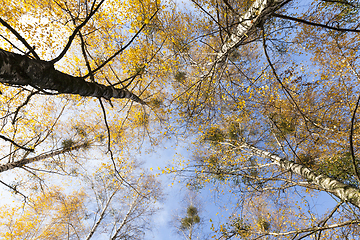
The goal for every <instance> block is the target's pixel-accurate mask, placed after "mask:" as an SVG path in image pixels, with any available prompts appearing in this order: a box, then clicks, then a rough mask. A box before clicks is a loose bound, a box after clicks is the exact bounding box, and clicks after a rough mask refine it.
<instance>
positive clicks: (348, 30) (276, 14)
mask: <svg viewBox="0 0 360 240" xmlns="http://www.w3.org/2000/svg"><path fill="white" fill-rule="evenodd" d="M272 15H273V16H274V17H278V18H282V19H287V20H291V21H295V22H299V23H304V24H306V25H311V26H316V27H322V28H326V29H330V30H335V31H340V32H356V33H359V32H360V30H358V29H348V28H337V27H332V26H328V25H325V24H322V23H314V22H310V21H307V20H304V19H299V18H294V17H290V16H285V15H282V14H278V13H273V14H272Z"/></svg>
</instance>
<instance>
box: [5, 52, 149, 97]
mask: <svg viewBox="0 0 360 240" xmlns="http://www.w3.org/2000/svg"><path fill="white" fill-rule="evenodd" d="M0 82H1V83H5V84H8V85H10V86H26V85H30V86H32V87H34V88H36V89H42V90H53V91H57V92H58V93H59V94H77V95H80V96H85V97H98V98H105V99H111V98H128V99H131V100H133V101H135V102H138V103H141V104H144V102H143V101H142V100H141V99H140V98H139V97H137V96H136V95H135V94H133V93H131V92H129V91H128V90H126V89H118V88H114V87H112V86H105V85H102V84H98V83H94V82H87V81H85V80H84V78H82V77H74V76H71V75H69V74H66V73H62V72H60V71H58V70H56V69H55V68H54V66H53V65H52V64H51V63H49V62H46V61H42V60H36V59H30V58H28V57H27V56H25V55H19V54H16V53H12V52H8V51H5V50H3V49H0Z"/></svg>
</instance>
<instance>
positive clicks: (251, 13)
mask: <svg viewBox="0 0 360 240" xmlns="http://www.w3.org/2000/svg"><path fill="white" fill-rule="evenodd" d="M290 1H291V0H256V1H255V2H254V3H253V4H252V5H251V7H250V8H249V9H248V11H247V12H246V13H245V14H244V15H243V16H241V17H240V19H239V22H240V23H239V25H238V26H237V28H236V31H235V33H233V34H231V36H230V37H229V39H227V41H226V43H225V44H224V45H223V46H222V47H221V51H220V52H219V53H218V54H217V57H216V60H215V62H213V63H212V64H217V63H221V62H223V61H225V59H226V57H227V56H228V55H229V54H230V53H231V52H232V51H233V50H234V49H235V48H237V47H239V45H240V44H241V43H242V42H243V41H244V40H245V39H246V38H247V37H248V36H249V35H250V33H251V31H252V30H254V28H255V27H256V26H257V25H258V24H260V23H261V22H264V21H265V20H266V19H267V18H268V17H270V16H271V14H273V13H274V12H275V11H276V10H278V9H279V8H281V7H282V6H284V4H286V3H288V2H290Z"/></svg>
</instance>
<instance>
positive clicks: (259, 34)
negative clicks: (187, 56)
mask: <svg viewBox="0 0 360 240" xmlns="http://www.w3.org/2000/svg"><path fill="white" fill-rule="evenodd" d="M260 3H263V4H264V5H261V4H260ZM266 3H267V2H266V1H254V3H253V4H259V5H251V3H249V4H248V6H246V4H244V5H242V6H239V4H238V3H235V2H231V1H223V2H221V1H197V2H196V5H197V6H198V8H199V10H200V11H202V12H203V14H204V16H206V17H207V18H208V22H209V25H207V26H206V27H204V36H206V37H203V39H202V40H201V41H202V43H204V44H203V45H201V47H202V49H203V50H202V51H198V52H201V53H202V54H204V53H206V54H205V56H206V57H204V55H200V54H197V53H196V52H194V53H192V55H191V58H192V60H193V65H191V67H189V68H188V75H191V77H188V78H186V80H187V81H182V82H183V83H184V85H185V87H183V88H179V89H180V90H179V95H178V99H179V101H178V106H179V109H181V110H180V116H181V119H180V120H179V121H181V122H183V123H186V126H187V127H188V129H191V130H192V131H193V132H194V133H195V134H198V136H199V135H200V136H199V145H196V147H195V148H194V157H193V162H192V164H191V161H190V165H181V166H185V167H184V168H179V169H178V170H177V171H176V172H177V173H178V174H185V173H188V172H193V175H192V177H191V179H189V182H188V184H189V186H190V187H193V188H195V189H201V188H203V187H204V186H206V187H209V185H212V186H213V188H214V189H215V190H216V191H218V192H219V194H220V193H221V192H223V191H224V192H225V191H226V192H227V191H229V192H231V193H232V194H233V196H234V197H236V198H237V204H234V205H235V206H234V207H232V208H230V209H229V212H230V213H229V214H230V216H229V218H228V219H227V221H226V220H224V223H220V224H219V225H218V226H217V227H214V228H213V230H214V231H215V232H216V238H218V239H229V238H250V239H252V238H259V239H262V238H264V239H265V238H267V237H269V238H274V239H279V238H284V239H285V238H293V239H302V238H306V237H309V236H312V237H314V238H315V239H321V238H324V239H336V238H352V237H355V236H356V235H357V231H358V227H357V223H358V214H357V212H358V210H357V209H358V206H359V205H358V202H357V201H358V196H359V180H358V159H357V158H358V154H357V152H356V149H357V148H358V141H357V137H355V136H357V123H356V122H357V120H356V119H357V108H358V94H359V89H358V87H357V86H358V69H357V68H358V60H357V59H358V55H357V53H356V50H355V49H357V47H358V41H357V40H355V39H358V25H357V23H356V20H355V19H356V18H357V16H358V4H357V3H354V2H348V1H336V2H332V1H331V2H330V1H312V2H311V3H310V2H309V4H305V5H301V6H302V8H300V7H299V6H300V5H299V4H300V3H299V2H297V1H283V2H281V3H280V2H277V1H272V2H271V3H272V4H275V6H276V7H275V8H271V7H270V8H269V9H268V10H269V11H270V9H273V11H270V12H271V13H269V15H266V14H265V10H264V15H262V14H261V13H260V14H259V15H256V16H259V17H260V18H261V16H264V18H263V20H260V19H257V21H259V22H258V24H256V25H255V26H252V25H251V24H250V23H251V22H252V21H251V20H252V19H251V20H250V19H249V22H248V23H249V24H250V25H247V26H250V28H251V27H254V28H252V29H253V30H252V31H250V32H249V34H248V32H245V31H246V30H245V29H246V27H244V28H241V29H244V30H243V31H244V33H245V35H241V34H239V35H236V33H240V32H239V31H240V30H238V28H236V27H234V26H241V25H237V24H234V21H232V20H233V19H238V18H239V16H240V19H243V18H242V17H244V16H253V15H251V14H252V13H253V12H252V10H253V9H254V8H253V7H254V6H258V9H267V8H266V6H267V5H266ZM269 3H270V2H269ZM276 3H279V5H276ZM301 4H302V3H301ZM259 6H263V8H261V7H259ZM269 6H270V5H269ZM272 6H274V5H272ZM259 12H261V11H259ZM243 22H246V21H245V20H244V21H243ZM210 26H212V28H211V27H210ZM214 28H215V29H217V31H215V32H214V33H213V34H209V33H210V32H211V30H213V29H214ZM250 28H249V29H250ZM207 34H209V35H207ZM232 34H234V36H237V37H238V38H237V39H238V40H239V44H237V45H236V44H235V42H236V41H234V46H235V47H234V48H232V49H231V48H227V47H226V46H227V43H228V42H227V41H225V40H226V39H227V40H228V41H230V42H232V41H231V40H229V39H231V38H230V36H232ZM207 36H209V37H207ZM233 39H236V38H235V37H234V38H233ZM244 39H246V40H244ZM224 46H225V47H224ZM224 49H229V52H226V51H225V52H226V53H224ZM219 56H226V57H224V58H221V57H219ZM217 59H221V61H220V62H221V64H220V62H218V61H219V60H217ZM207 66H210V70H209V69H208V68H207ZM214 66H215V67H214ZM184 89H186V91H184ZM182 164H183V163H182ZM186 166H187V167H186ZM168 171H169V172H173V171H171V170H170V169H168ZM321 192H325V193H326V194H329V195H330V196H331V197H332V198H334V199H335V204H334V206H332V207H330V206H329V208H328V209H327V212H326V213H316V212H315V211H312V209H314V208H313V206H312V205H311V204H310V201H311V200H310V199H317V198H316V196H315V195H316V194H321ZM264 199H266V200H267V205H268V206H266V204H265V205H264V204H262V201H264ZM314 201H315V200H314ZM257 202H258V203H259V204H258V205H259V206H258V207H256V204H257ZM304 206H306V207H308V209H309V210H308V211H305V209H303V208H304ZM224 208H225V207H224ZM255 213H256V214H255ZM303 216H306V217H303ZM295 223H296V224H295Z"/></svg>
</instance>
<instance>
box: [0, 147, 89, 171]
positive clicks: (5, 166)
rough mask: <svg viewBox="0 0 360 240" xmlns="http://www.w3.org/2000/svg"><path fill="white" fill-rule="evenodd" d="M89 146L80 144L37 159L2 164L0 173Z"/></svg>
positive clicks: (39, 156) (42, 155) (41, 155)
mask: <svg viewBox="0 0 360 240" xmlns="http://www.w3.org/2000/svg"><path fill="white" fill-rule="evenodd" d="M87 145H88V143H83V144H80V145H75V146H73V147H68V148H63V149H59V150H56V151H53V152H50V153H44V154H40V155H38V156H36V157H32V158H25V159H21V160H19V161H16V162H10V163H6V164H1V165H0V173H1V172H5V171H8V170H11V169H14V168H18V167H23V166H25V165H27V164H29V163H32V162H37V161H40V160H43V159H46V158H50V157H54V156H57V155H60V154H63V153H66V152H70V151H73V150H77V149H80V148H83V147H86V146H87Z"/></svg>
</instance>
